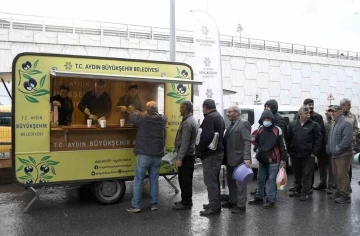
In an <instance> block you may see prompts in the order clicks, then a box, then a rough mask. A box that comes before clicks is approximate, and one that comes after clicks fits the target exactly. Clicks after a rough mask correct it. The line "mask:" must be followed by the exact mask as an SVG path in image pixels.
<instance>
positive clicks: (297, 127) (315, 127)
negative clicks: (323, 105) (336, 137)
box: [287, 119, 323, 157]
mask: <svg viewBox="0 0 360 236" xmlns="http://www.w3.org/2000/svg"><path fill="white" fill-rule="evenodd" d="M287 136H288V143H287V146H288V152H289V154H290V155H292V156H295V157H310V156H311V154H315V155H317V154H318V153H319V152H320V151H321V150H322V147H323V137H322V134H321V131H320V125H319V124H318V123H317V122H314V121H312V120H311V119H309V120H307V121H306V122H305V124H304V125H303V126H301V124H300V122H299V119H297V120H293V121H291V122H290V124H289V126H288V135H287Z"/></svg>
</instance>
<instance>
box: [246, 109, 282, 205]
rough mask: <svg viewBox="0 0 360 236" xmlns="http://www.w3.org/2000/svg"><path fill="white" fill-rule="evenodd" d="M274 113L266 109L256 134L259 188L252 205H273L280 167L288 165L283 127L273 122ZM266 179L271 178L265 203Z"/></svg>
mask: <svg viewBox="0 0 360 236" xmlns="http://www.w3.org/2000/svg"><path fill="white" fill-rule="evenodd" d="M273 122H274V115H273V114H272V113H271V112H270V111H268V110H265V111H264V112H263V113H262V115H261V123H260V124H261V126H260V128H259V130H258V132H257V133H256V136H255V145H254V151H256V159H257V160H258V161H259V170H258V172H259V175H258V189H259V191H258V192H257V194H256V196H255V198H254V199H252V200H250V201H249V204H250V205H255V204H263V208H270V207H273V206H274V204H275V199H276V192H277V191H276V190H277V188H276V177H277V174H278V172H279V167H280V168H281V167H283V168H285V167H286V162H287V160H288V153H287V150H286V145H285V140H284V135H283V132H282V129H281V128H280V127H278V126H275V125H274V124H273ZM266 179H269V193H268V195H267V199H266V202H265V203H264V199H263V198H264V194H263V193H264V190H265V184H266Z"/></svg>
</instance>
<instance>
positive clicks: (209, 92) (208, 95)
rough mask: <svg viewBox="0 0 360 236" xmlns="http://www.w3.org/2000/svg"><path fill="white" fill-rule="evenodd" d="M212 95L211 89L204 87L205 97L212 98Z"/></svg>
mask: <svg viewBox="0 0 360 236" xmlns="http://www.w3.org/2000/svg"><path fill="white" fill-rule="evenodd" d="M213 95H214V93H213V91H212V89H206V97H207V98H212V97H213Z"/></svg>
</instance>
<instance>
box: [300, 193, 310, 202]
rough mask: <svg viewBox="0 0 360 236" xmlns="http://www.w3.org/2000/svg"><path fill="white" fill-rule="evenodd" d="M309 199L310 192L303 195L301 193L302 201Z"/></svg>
mask: <svg viewBox="0 0 360 236" xmlns="http://www.w3.org/2000/svg"><path fill="white" fill-rule="evenodd" d="M309 199H310V196H309V194H303V195H301V197H300V201H302V202H304V201H307V200H309Z"/></svg>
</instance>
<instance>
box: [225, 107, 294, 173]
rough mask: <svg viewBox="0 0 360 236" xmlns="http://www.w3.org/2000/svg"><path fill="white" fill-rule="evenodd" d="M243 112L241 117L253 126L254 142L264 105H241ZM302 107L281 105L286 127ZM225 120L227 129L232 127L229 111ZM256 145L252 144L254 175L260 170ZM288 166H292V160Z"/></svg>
mask: <svg viewBox="0 0 360 236" xmlns="http://www.w3.org/2000/svg"><path fill="white" fill-rule="evenodd" d="M239 107H240V110H241V117H242V118H244V119H246V120H248V121H249V122H250V124H251V134H252V140H253V139H254V138H255V134H256V132H257V129H258V128H259V120H260V117H261V114H262V112H263V111H264V104H258V105H239ZM299 109H300V107H297V106H287V105H279V108H278V113H279V114H280V115H281V116H282V117H283V118H284V120H285V122H286V125H288V124H289V123H290V121H292V120H293V119H294V118H295V116H296V114H297V112H298V110H299ZM224 120H225V128H227V127H229V126H230V120H229V118H228V117H227V109H225V110H224ZM253 149H254V145H253V144H251V162H252V164H251V167H252V168H253V170H254V173H255V172H257V169H258V168H259V162H258V161H257V160H256V158H255V152H254V151H253ZM288 166H291V163H290V159H289V163H288Z"/></svg>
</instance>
